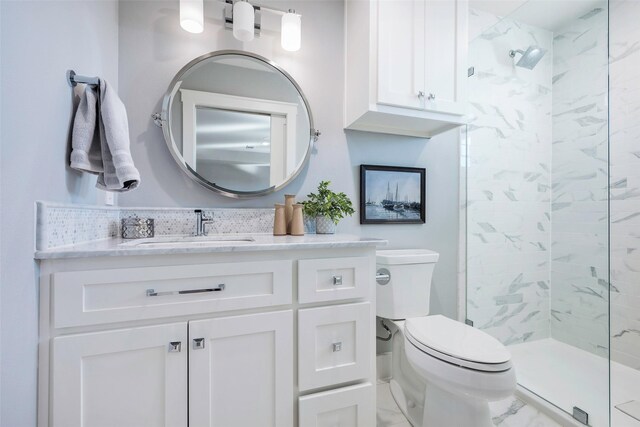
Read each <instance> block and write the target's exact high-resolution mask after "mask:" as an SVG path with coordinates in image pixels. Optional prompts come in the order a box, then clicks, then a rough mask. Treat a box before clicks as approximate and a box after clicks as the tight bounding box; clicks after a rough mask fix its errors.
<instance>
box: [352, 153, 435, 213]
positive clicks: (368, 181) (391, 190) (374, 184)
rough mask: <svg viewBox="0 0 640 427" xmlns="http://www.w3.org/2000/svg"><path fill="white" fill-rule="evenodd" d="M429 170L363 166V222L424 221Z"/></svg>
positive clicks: (361, 176) (361, 166) (361, 206)
mask: <svg viewBox="0 0 640 427" xmlns="http://www.w3.org/2000/svg"><path fill="white" fill-rule="evenodd" d="M426 194H427V170H426V169H425V168H410V167H400V166H381V165H360V224H424V223H425V222H426V204H427V198H426Z"/></svg>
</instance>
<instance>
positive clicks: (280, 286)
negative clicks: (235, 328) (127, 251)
mask: <svg viewBox="0 0 640 427" xmlns="http://www.w3.org/2000/svg"><path fill="white" fill-rule="evenodd" d="M292 276H293V273H292V263H291V261H262V262H242V263H240V262H239V263H224V264H199V265H174V266H167V267H141V268H126V269H113V270H91V271H75V272H63V273H54V274H52V287H53V289H52V293H53V300H52V310H53V313H52V316H53V324H54V327H56V328H63V327H70V326H80V325H94V324H101V323H111V322H124V321H131V320H142V319H153V318H161V317H169V316H180V315H186V314H190V315H191V314H199V313H211V312H218V311H227V310H238V309H247V308H255V307H266V306H274V305H284V304H291V295H292Z"/></svg>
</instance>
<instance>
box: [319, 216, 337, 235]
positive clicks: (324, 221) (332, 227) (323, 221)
mask: <svg viewBox="0 0 640 427" xmlns="http://www.w3.org/2000/svg"><path fill="white" fill-rule="evenodd" d="M335 232H336V223H335V222H333V221H331V218H329V217H326V216H318V217H316V234H335Z"/></svg>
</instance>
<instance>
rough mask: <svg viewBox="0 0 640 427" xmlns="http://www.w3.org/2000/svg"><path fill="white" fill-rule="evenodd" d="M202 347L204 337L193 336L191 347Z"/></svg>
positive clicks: (199, 348)
mask: <svg viewBox="0 0 640 427" xmlns="http://www.w3.org/2000/svg"><path fill="white" fill-rule="evenodd" d="M203 348H204V338H194V339H193V349H194V350H202V349H203Z"/></svg>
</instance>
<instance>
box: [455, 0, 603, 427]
mask: <svg viewBox="0 0 640 427" xmlns="http://www.w3.org/2000/svg"><path fill="white" fill-rule="evenodd" d="M488 3H491V2H488ZM480 4H481V3H478V5H480ZM501 11H502V12H503V10H501ZM501 11H497V10H492V9H491V6H489V7H486V8H485V9H483V10H480V9H473V10H472V11H471V14H470V30H471V31H470V44H469V65H470V66H472V67H473V75H472V76H470V77H469V100H470V106H471V112H472V116H473V117H472V120H471V123H470V125H469V127H468V135H467V144H466V149H467V152H466V177H467V188H466V194H467V200H466V213H467V223H466V227H467V229H466V245H467V248H466V259H467V265H466V273H467V290H466V291H467V301H466V302H467V305H466V309H467V318H468V319H469V320H471V321H472V322H473V324H474V326H475V327H477V328H480V329H482V330H484V331H485V332H487V333H489V334H491V335H493V336H494V337H496V338H497V339H499V340H500V341H501V342H502V343H504V344H505V345H507V346H508V347H509V349H510V351H511V353H512V356H513V361H514V363H515V366H516V372H517V376H518V382H519V384H520V385H521V386H523V387H525V388H526V389H528V390H530V391H531V392H533V393H535V394H537V395H538V396H540V397H541V398H543V399H545V400H547V401H548V402H550V403H551V404H553V405H555V406H557V407H558V408H560V409H562V410H564V411H566V412H567V413H568V414H570V415H571V416H574V417H575V418H576V419H579V420H580V421H583V422H585V423H587V424H588V425H592V426H598V427H600V426H608V425H609V192H608V189H609V138H608V133H609V126H608V124H609V122H608V3H607V1H606V0H603V1H590V0H584V1H582V0H566V1H565V0H559V1H554V2H552V3H551V2H541V1H531V0H530V1H528V2H526V3H525V4H524V5H522V6H521V7H520V8H518V9H517V10H514V11H512V12H511V13H509V14H508V15H507V16H503V15H500V14H499V12H501Z"/></svg>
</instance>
